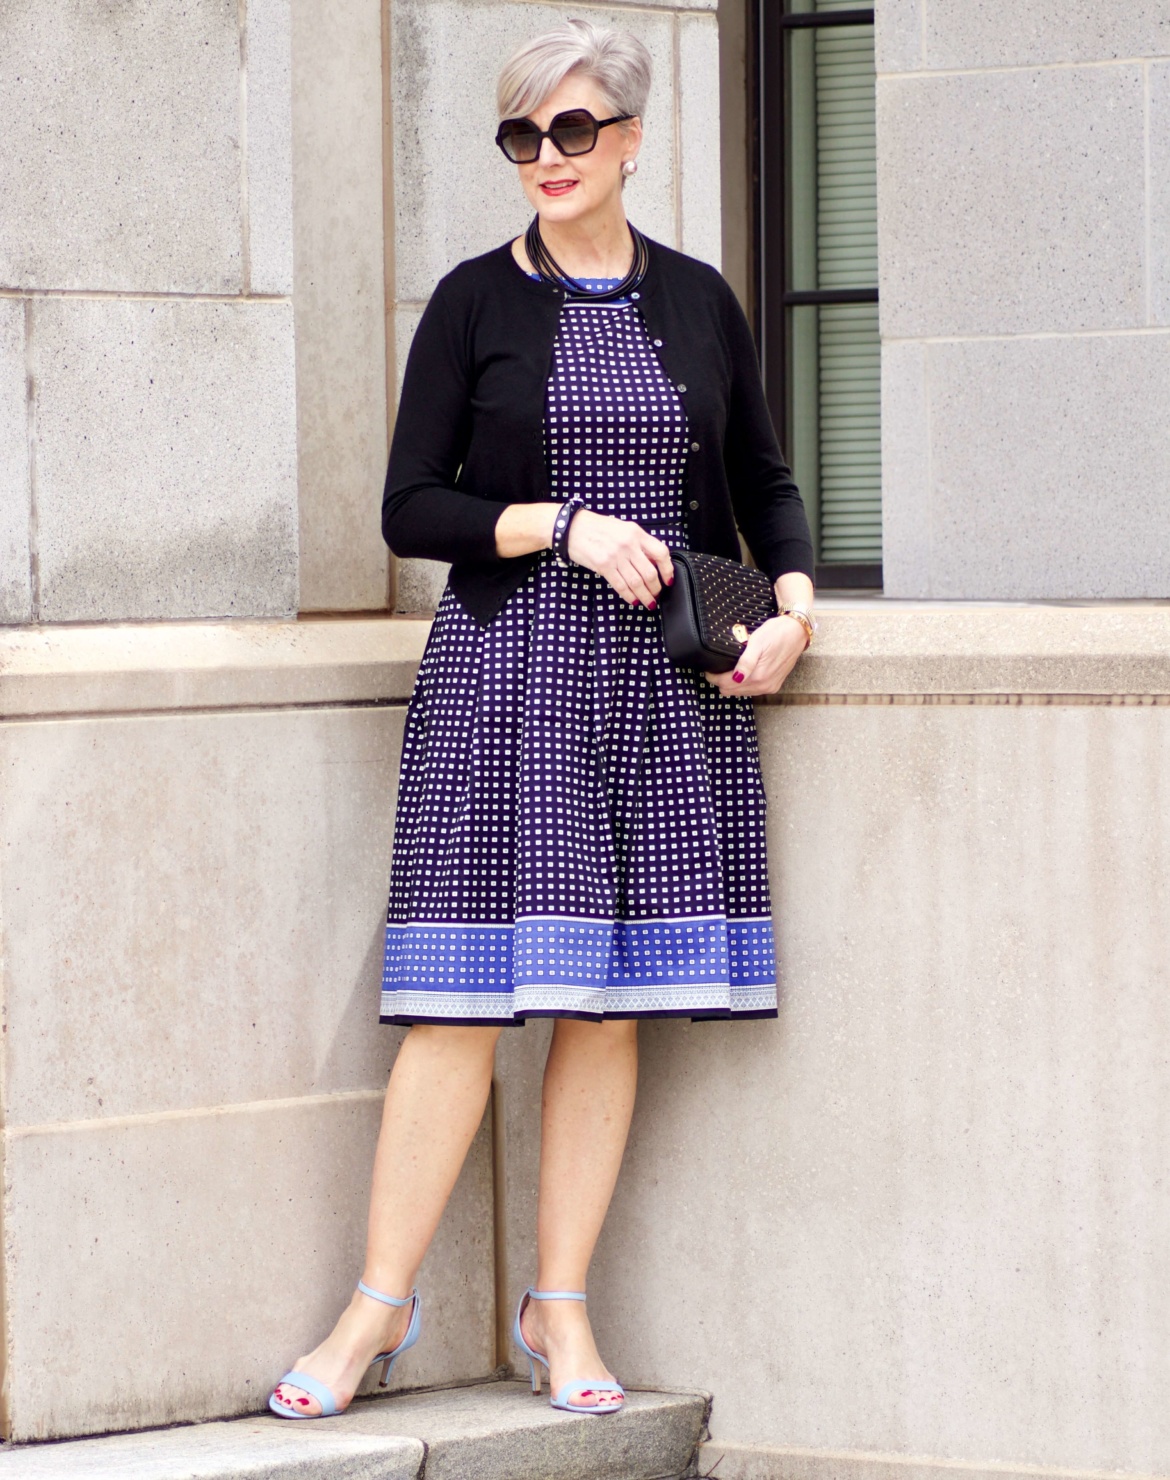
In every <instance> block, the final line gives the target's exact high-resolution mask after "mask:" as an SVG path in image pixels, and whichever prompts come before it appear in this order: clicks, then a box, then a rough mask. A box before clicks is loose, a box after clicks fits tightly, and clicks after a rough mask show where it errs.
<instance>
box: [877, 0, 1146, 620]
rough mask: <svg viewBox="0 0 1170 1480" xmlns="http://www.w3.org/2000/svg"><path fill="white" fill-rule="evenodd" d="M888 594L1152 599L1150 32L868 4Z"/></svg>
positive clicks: (1126, 17) (1071, 17)
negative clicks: (871, 14) (873, 12)
mask: <svg viewBox="0 0 1170 1480" xmlns="http://www.w3.org/2000/svg"><path fill="white" fill-rule="evenodd" d="M877 27H878V30H877V43H878V60H877V65H878V74H879V75H878V89H877V93H878V226H879V231H878V242H879V251H880V285H881V326H882V338H883V353H882V370H883V387H882V425H883V448H882V463H883V491H882V498H883V508H884V513H885V530H884V537H885V585H886V593H887V595H893V596H936V597H966V598H970V597H995V598H1012V597H1020V598H1036V597H1105V596H1115V597H1116V596H1123V597H1142V596H1164V595H1165V594H1166V591H1167V588H1168V587H1170V502H1168V501H1167V499H1166V496H1165V495H1166V487H1167V484H1168V482H1170V440H1168V439H1167V438H1166V436H1165V431H1164V428H1165V423H1166V405H1165V400H1166V398H1165V390H1164V387H1165V385H1166V382H1167V377H1168V376H1170V245H1168V244H1170V19H1168V18H1167V14H1166V8H1165V6H1164V5H1163V4H1159V3H1157V0H1128V3H1126V4H1124V5H1110V6H1085V5H1079V6H1069V5H1067V4H1063V3H1060V0H1033V3H1030V4H1027V5H1015V6H1012V5H972V4H970V3H969V0H921V3H920V0H879V4H878V7H877Z"/></svg>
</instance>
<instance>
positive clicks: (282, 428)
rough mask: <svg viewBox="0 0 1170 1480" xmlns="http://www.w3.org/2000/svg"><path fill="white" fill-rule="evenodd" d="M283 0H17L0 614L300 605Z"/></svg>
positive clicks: (62, 615) (201, 612)
mask: <svg viewBox="0 0 1170 1480" xmlns="http://www.w3.org/2000/svg"><path fill="white" fill-rule="evenodd" d="M289 110H290V77H289V15H288V6H287V0H194V3H192V4H187V5H181V6H180V5H174V4H156V3H152V0H128V3H125V4H119V5H82V4H78V3H77V0H13V3H11V4H7V5H5V6H4V8H3V11H2V12H0V116H2V117H3V119H4V128H3V130H2V131H0V192H2V194H3V198H4V203H5V204H4V210H3V212H2V213H0V475H2V477H3V485H2V487H3V497H2V499H0V621H3V622H17V623H19V622H28V621H52V622H69V621H82V620H93V619H111V618H139V619H141V618H171V617H183V616H240V615H249V614H251V615H278V614H281V613H289V612H292V611H294V610H295V609H296V605H297V477H296V408H295V384H294V355H293V316H292V311H291V304H290V295H291V292H292V272H293V265H292V190H291V129H290V124H289Z"/></svg>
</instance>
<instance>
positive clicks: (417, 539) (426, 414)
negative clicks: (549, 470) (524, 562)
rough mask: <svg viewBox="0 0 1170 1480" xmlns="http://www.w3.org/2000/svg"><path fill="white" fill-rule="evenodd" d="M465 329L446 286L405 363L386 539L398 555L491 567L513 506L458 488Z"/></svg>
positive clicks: (467, 431) (385, 504) (466, 406)
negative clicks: (500, 528) (502, 521)
mask: <svg viewBox="0 0 1170 1480" xmlns="http://www.w3.org/2000/svg"><path fill="white" fill-rule="evenodd" d="M471 392H472V370H471V365H470V355H469V352H468V348H467V331H466V325H465V324H460V323H458V322H457V319H456V315H455V314H454V313H453V312H452V306H451V303H450V301H449V295H448V293H447V292H445V291H444V284H442V283H441V284H440V285H439V287H438V288H437V289H436V292H435V295H434V297H432V299H431V301H430V303H429V304H428V305H427V307H426V309H425V311H424V313H423V316H422V319H421V321H420V323H419V326H418V329H417V331H416V333H415V336H414V343H413V344H412V345H411V348H410V354H409V356H408V357H407V361H406V374H405V377H404V379H403V384H402V395H401V397H400V398H399V402H398V417H397V420H396V422H395V426H394V438H393V441H392V443H391V446H390V463H389V467H388V469H387V472H386V488H385V492H384V494H383V497H382V534H383V536H384V537H385V540H386V543H387V544H388V545H389V546H390V549H391V550H392V551H393V552H394V554H395V555H405V556H419V557H422V558H423V559H427V560H446V561H449V562H451V563H452V564H454V563H457V562H461V561H462V562H475V563H477V564H484V563H490V562H492V561H495V560H498V559H499V558H500V557H499V556H498V554H497V552H496V535H495V529H496V521H497V519H499V517H500V514H501V513H502V512H503V510H504V509H505V508H506V507H507V504H506V503H500V502H498V501H496V500H494V499H485V498H479V497H478V496H477V495H475V494H471V493H464V492H462V491H461V490H460V489H458V488H457V487H456V481H457V479H458V476H459V470H460V468H461V467H462V465H463V461H464V458H465V457H466V455H467V449H468V445H469V442H470V438H471Z"/></svg>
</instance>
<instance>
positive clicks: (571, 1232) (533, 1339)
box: [521, 1018, 638, 1407]
mask: <svg viewBox="0 0 1170 1480" xmlns="http://www.w3.org/2000/svg"><path fill="white" fill-rule="evenodd" d="M637 1079H638V1024H637V1022H636V1021H610V1022H605V1023H587V1022H578V1021H576V1020H574V1019H570V1018H560V1019H558V1020H557V1024H556V1028H555V1029H554V1031H553V1040H552V1046H551V1047H550V1049H549V1054H548V1063H547V1064H546V1066H545V1071H544V1095H543V1100H542V1122H541V1145H540V1205H539V1212H538V1215H537V1231H536V1238H537V1251H538V1270H537V1278H536V1286H535V1288H536V1289H537V1290H584V1289H585V1277H586V1275H587V1273H588V1271H589V1261H590V1260H591V1259H592V1257H593V1249H594V1246H595V1244H596V1243H597V1239H598V1236H599V1234H600V1233H601V1225H602V1223H603V1222H604V1221H605V1215H606V1212H607V1211H608V1209H609V1202H610V1198H611V1197H612V1196H613V1189H614V1185H615V1183H616V1182H617V1175H618V1170H619V1168H620V1167H621V1162H622V1153H623V1152H624V1151H625V1148H626V1137H627V1135H628V1134H629V1129H630V1117H631V1116H632V1115H633V1112H634V1092H635V1088H636V1086H637ZM521 1324H522V1328H523V1332H524V1338H525V1340H526V1341H527V1342H528V1344H529V1345H530V1346H531V1347H532V1348H533V1349H534V1350H535V1351H538V1352H545V1353H546V1354H547V1355H548V1358H549V1361H550V1363H551V1367H550V1376H549V1381H550V1384H551V1386H552V1390H553V1392H554V1393H555V1392H556V1391H557V1390H558V1389H559V1388H560V1387H562V1386H563V1385H564V1384H565V1383H566V1382H574V1381H577V1380H578V1379H584V1378H590V1377H596V1378H611V1377H612V1375H613V1374H612V1373H610V1372H609V1371H608V1369H607V1368H606V1366H605V1363H604V1362H603V1361H602V1360H601V1357H600V1355H599V1354H598V1351H597V1347H596V1345H595V1344H594V1340H593V1332H592V1330H591V1328H590V1325H589V1317H588V1315H587V1314H586V1309H585V1306H584V1304H583V1303H581V1302H580V1301H575V1300H552V1301H543V1300H542V1301H535V1300H533V1301H529V1303H528V1305H527V1307H526V1309H525V1311H524V1316H523V1320H522V1322H521ZM570 1402H574V1403H577V1404H578V1405H580V1406H584V1407H589V1406H592V1405H593V1404H595V1403H597V1402H606V1403H612V1405H613V1406H615V1407H617V1406H619V1405H620V1403H621V1399H620V1397H618V1396H617V1395H616V1394H605V1393H600V1394H599V1393H593V1392H590V1391H585V1392H582V1393H579V1394H577V1395H576V1396H575V1397H574V1398H571V1399H570Z"/></svg>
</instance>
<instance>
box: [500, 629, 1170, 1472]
mask: <svg viewBox="0 0 1170 1480" xmlns="http://www.w3.org/2000/svg"><path fill="white" fill-rule="evenodd" d="M822 627H823V633H822V636H823V638H824V642H823V645H822V644H821V643H820V639H818V648H819V651H818V652H817V655H816V656H813V657H810V658H809V659H807V660H805V661H804V662H803V663H802V665H801V669H800V670H798V674H797V682H796V684H795V688H794V692H793V694H792V695H791V696H790V702H788V703H784V704H770V705H767V706H765V707H763V708H762V709H761V710H760V712H759V717H760V722H761V737H762V754H763V761H764V771H765V780H766V786H767V791H768V797H769V804H770V806H769V843H770V858H771V870H772V883H773V889H774V904H775V919H776V925H777V941H778V949H779V959H780V967H781V972H782V980H783V992H782V1007H781V1012H780V1017H779V1020H778V1021H776V1022H765V1023H759V1024H736V1025H730V1024H728V1025H712V1024H698V1025H695V1026H691V1025H690V1024H688V1023H685V1022H660V1023H647V1024H645V1025H643V1028H642V1033H641V1044H642V1066H643V1067H642V1076H641V1085H640V1090H639V1100H638V1106H637V1110H636V1112H635V1121H634V1127H633V1133H632V1139H631V1143H630V1148H629V1151H628V1154H627V1158H626V1163H625V1166H624V1169H623V1172H622V1176H621V1180H620V1182H619V1186H618V1191H617V1195H616V1199H615V1203H614V1206H613V1210H612V1212H611V1215H610V1218H609V1221H608V1223H607V1225H606V1228H605V1231H604V1233H603V1236H602V1242H601V1245H600V1248H599V1252H598V1255H597V1258H596V1261H595V1266H594V1269H593V1272H592V1274H591V1277H590V1301H591V1311H592V1315H593V1319H594V1323H595V1327H596V1329H597V1331H598V1335H599V1338H600V1341H601V1346H602V1350H603V1351H604V1352H605V1353H606V1356H607V1360H608V1361H609V1362H610V1363H611V1364H612V1365H613V1367H614V1370H615V1371H616V1372H617V1373H618V1374H619V1375H620V1376H621V1378H622V1379H623V1381H626V1382H632V1383H635V1384H648V1385H652V1386H665V1387H676V1388H677V1387H683V1388H687V1387H692V1388H693V1387H698V1388H702V1389H706V1390H708V1391H711V1392H713V1393H714V1395H715V1404H714V1412H713V1418H712V1433H713V1439H712V1442H711V1444H710V1445H709V1446H708V1447H707V1450H706V1451H705V1457H704V1461H703V1462H702V1463H701V1465H700V1472H701V1473H707V1472H708V1470H712V1469H713V1466H714V1464H715V1461H716V1460H717V1459H718V1458H719V1456H720V1455H723V1454H725V1453H726V1454H728V1455H729V1459H728V1462H727V1464H726V1465H721V1466H720V1468H719V1469H718V1470H713V1473H716V1474H719V1475H723V1474H725V1473H727V1474H729V1475H732V1476H742V1477H745V1480H749V1477H750V1480H765V1477H768V1480H780V1477H783V1480H830V1477H832V1480H836V1477H838V1476H839V1475H840V1474H842V1473H848V1474H849V1475H851V1476H854V1477H861V1476H868V1477H873V1480H876V1477H878V1476H879V1475H880V1476H882V1477H883V1480H884V1477H887V1476H890V1477H892V1476H894V1475H900V1474H903V1473H904V1472H905V1464H904V1462H905V1461H907V1460H908V1459H909V1458H910V1457H918V1459H917V1463H916V1465H915V1467H914V1468H915V1469H916V1471H919V1472H921V1473H920V1474H919V1475H918V1477H917V1480H924V1477H925V1476H927V1475H929V1476H931V1477H934V1480H942V1477H943V1476H944V1475H945V1474H947V1473H948V1472H949V1469H954V1468H958V1469H968V1468H969V1469H971V1470H987V1469H988V1468H991V1467H994V1466H995V1465H997V1464H1003V1465H1006V1466H1008V1467H1013V1466H1014V1467H1020V1466H1027V1465H1032V1466H1038V1467H1040V1468H1041V1470H1042V1471H1049V1470H1051V1471H1058V1470H1062V1469H1066V1470H1072V1469H1075V1470H1079V1471H1081V1472H1082V1473H1083V1472H1085V1471H1089V1470H1100V1471H1106V1470H1107V1471H1122V1470H1123V1471H1131V1472H1137V1473H1141V1474H1149V1475H1165V1474H1167V1473H1170V1417H1168V1415H1167V1410H1166V1405H1165V1396H1164V1395H1165V1392H1166V1389H1167V1384H1168V1383H1170V1296H1168V1294H1167V1292H1168V1291H1170V1253H1168V1250H1170V1192H1168V1189H1167V1184H1166V1178H1165V1166H1166V1162H1167V1157H1168V1156H1170V1142H1168V1134H1167V1126H1168V1124H1170V1121H1168V1110H1170V1101H1168V1099H1167V1090H1166V1086H1167V1082H1168V1081H1167V1054H1168V1049H1167V1044H1168V1042H1170V1037H1168V1034H1170V1020H1168V1008H1167V1001H1168V989H1170V977H1168V969H1167V964H1166V959H1165V950H1164V942H1165V940H1166V939H1167V935H1168V932H1170V878H1168V873H1167V869H1168V839H1167V831H1166V822H1165V819H1166V815H1167V810H1168V804H1170V797H1168V796H1167V780H1166V778H1167V776H1168V775H1170V707H1167V705H1168V702H1170V665H1168V663H1167V659H1166V656H1165V655H1166V653H1167V652H1168V651H1170V644H1168V641H1167V640H1168V639H1170V617H1168V615H1167V613H1166V612H1165V611H1157V612H1151V613H1146V614H1141V613H1132V612H1126V611H1123V610H1120V609H1116V608H1115V609H1113V610H1109V609H1105V610H1085V609H1077V610H1072V611H1052V610H1047V611H1046V610H1044V609H1037V608H1030V609H1029V608H1016V609H1001V610H999V611H991V610H983V611H979V610H976V611H974V612H956V611H945V610H944V611H936V612H931V611H929V610H922V611H910V612H896V611H895V612H889V611H885V612H883V611H881V610H880V608H879V609H876V610H870V611H864V610H862V611H859V612H857V613H855V614H849V613H847V612H843V611H828V612H826V613H825V614H824V616H823V618H822ZM545 1038H546V1034H544V1033H542V1032H541V1031H540V1030H539V1029H537V1030H535V1031H534V1030H533V1029H532V1028H531V1027H530V1028H528V1029H526V1030H525V1033H524V1034H523V1035H522V1036H519V1035H518V1036H514V1037H506V1038H505V1040H504V1058H503V1065H504V1067H503V1069H502V1071H501V1078H502V1080H503V1085H504V1094H503V1096H502V1099H501V1105H502V1112H503V1117H504V1119H503V1136H504V1142H505V1146H506V1164H507V1213H508V1225H507V1226H508V1241H507V1259H508V1265H507V1277H508V1283H509V1286H510V1290H511V1295H512V1297H513V1298H515V1297H516V1295H517V1294H518V1291H519V1290H520V1289H521V1288H523V1285H524V1283H525V1281H526V1279H527V1278H528V1276H529V1272H530V1271H531V1269H532V1268H533V1259H534V1249H533V1242H532V1219H533V1213H534V1208H535V1169H536V1158H537V1154H538V1143H537V1135H536V1130H535V1127H534V1126H533V1124H532V1120H533V1117H532V1110H531V1107H532V1105H533V1103H534V1102H535V1097H536V1095H537V1093H538V1086H539V1074H540V1067H541V1057H542V1051H543V1046H544V1041H545ZM746 1446H758V1447H755V1448H751V1447H746ZM924 1456H926V1457H931V1458H923V1457H924ZM948 1467H949V1469H948Z"/></svg>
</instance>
